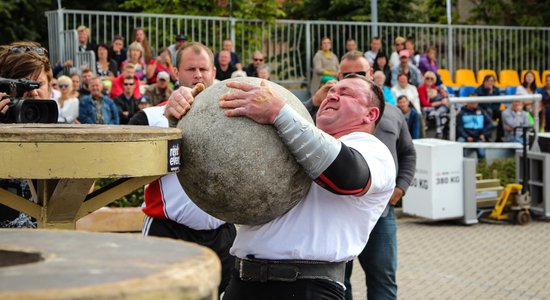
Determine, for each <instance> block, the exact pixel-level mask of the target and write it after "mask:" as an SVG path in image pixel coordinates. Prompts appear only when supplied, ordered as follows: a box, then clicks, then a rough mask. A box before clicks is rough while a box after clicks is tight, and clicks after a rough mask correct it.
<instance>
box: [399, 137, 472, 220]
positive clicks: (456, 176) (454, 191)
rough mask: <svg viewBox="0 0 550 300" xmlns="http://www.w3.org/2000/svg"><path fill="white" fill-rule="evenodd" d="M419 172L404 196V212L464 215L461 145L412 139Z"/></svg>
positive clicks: (444, 216) (432, 216) (448, 216)
mask: <svg viewBox="0 0 550 300" xmlns="http://www.w3.org/2000/svg"><path fill="white" fill-rule="evenodd" d="M413 142H414V147H415V149H416V174H415V175H414V179H413V181H412V183H411V185H410V187H409V189H408V190H407V194H406V195H405V197H404V198H403V212H404V213H406V214H409V215H414V216H418V217H423V218H427V219H431V220H444V219H455V218H461V217H463V216H464V200H463V182H464V179H463V170H462V169H463V158H462V155H463V154H462V144H461V143H458V142H451V141H446V140H440V139H418V140H413Z"/></svg>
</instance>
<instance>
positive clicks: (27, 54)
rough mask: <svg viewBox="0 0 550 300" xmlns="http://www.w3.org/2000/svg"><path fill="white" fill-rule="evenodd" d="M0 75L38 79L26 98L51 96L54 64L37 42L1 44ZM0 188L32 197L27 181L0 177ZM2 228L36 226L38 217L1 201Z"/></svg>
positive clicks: (0, 109) (2, 105)
mask: <svg viewBox="0 0 550 300" xmlns="http://www.w3.org/2000/svg"><path fill="white" fill-rule="evenodd" d="M0 77H3V78H8V79H21V78H25V79H30V80H34V81H38V83H39V84H40V87H39V88H37V89H35V90H32V91H29V92H26V93H25V94H24V95H23V98H26V99H28V98H31V99H49V97H50V82H51V81H52V78H53V75H52V67H51V64H50V60H49V59H48V52H47V51H46V49H44V48H42V46H40V44H38V43H35V42H13V43H11V44H9V45H3V46H0ZM4 96H6V94H4V93H0V99H1V100H0V121H1V120H2V117H3V116H4V115H5V113H6V112H7V111H8V109H9V106H8V104H9V103H10V102H11V100H10V99H9V98H5V99H3V98H4ZM0 188H3V189H9V190H13V191H16V194H17V195H19V196H21V197H24V198H26V199H31V197H32V196H31V192H30V189H29V185H28V183H27V181H26V180H17V179H0ZM0 227H4V228H5V227H12V228H13V227H15V228H22V227H27V228H28V227H31V228H35V227H36V220H34V219H32V218H31V217H29V216H28V215H26V214H24V213H20V212H18V211H16V210H14V209H11V208H9V207H7V206H4V205H1V204H0Z"/></svg>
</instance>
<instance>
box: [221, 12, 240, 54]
mask: <svg viewBox="0 0 550 300" xmlns="http://www.w3.org/2000/svg"><path fill="white" fill-rule="evenodd" d="M236 23H237V21H235V18H233V17H231V42H232V43H233V49H232V51H233V52H237V50H236V45H237V44H236V43H235V38H236V34H235V24H236ZM222 47H223V44H222ZM220 51H221V50H220Z"/></svg>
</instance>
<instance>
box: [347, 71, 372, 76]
mask: <svg viewBox="0 0 550 300" xmlns="http://www.w3.org/2000/svg"><path fill="white" fill-rule="evenodd" d="M352 74H353V75H361V76H367V72H365V71H359V72H346V73H342V77H348V75H352Z"/></svg>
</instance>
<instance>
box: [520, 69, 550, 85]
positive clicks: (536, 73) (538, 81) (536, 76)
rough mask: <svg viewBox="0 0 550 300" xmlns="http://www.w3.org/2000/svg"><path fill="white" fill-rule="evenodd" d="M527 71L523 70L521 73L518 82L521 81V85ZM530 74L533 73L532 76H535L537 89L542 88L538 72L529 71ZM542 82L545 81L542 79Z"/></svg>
mask: <svg viewBox="0 0 550 300" xmlns="http://www.w3.org/2000/svg"><path fill="white" fill-rule="evenodd" d="M527 71H528V70H523V71H521V77H520V78H519V80H520V81H521V83H523V78H525V73H527ZM530 71H531V72H533V75H535V84H536V85H537V86H538V87H543V86H544V84H542V81H541V80H540V74H539V71H535V70H530ZM544 81H545V82H546V79H544Z"/></svg>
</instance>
